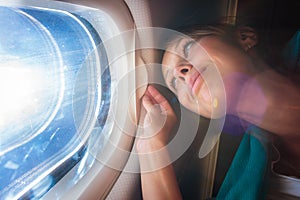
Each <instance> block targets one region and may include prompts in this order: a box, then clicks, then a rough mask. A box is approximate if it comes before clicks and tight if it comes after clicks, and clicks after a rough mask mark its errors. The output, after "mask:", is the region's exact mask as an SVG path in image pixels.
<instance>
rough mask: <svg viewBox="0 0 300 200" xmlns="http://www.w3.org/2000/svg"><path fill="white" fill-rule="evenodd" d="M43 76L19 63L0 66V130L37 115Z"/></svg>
mask: <svg viewBox="0 0 300 200" xmlns="http://www.w3.org/2000/svg"><path fill="white" fill-rule="evenodd" d="M42 88H43V81H42V76H41V75H40V73H38V72H37V71H36V70H30V69H28V66H27V67H26V66H24V65H23V64H22V63H20V62H18V61H13V62H8V63H1V64H0V128H1V127H3V126H5V125H7V124H9V123H11V122H12V121H14V120H21V119H24V118H26V117H28V116H29V115H31V114H33V113H35V112H36V111H37V109H38V105H39V93H40V92H41V89H42Z"/></svg>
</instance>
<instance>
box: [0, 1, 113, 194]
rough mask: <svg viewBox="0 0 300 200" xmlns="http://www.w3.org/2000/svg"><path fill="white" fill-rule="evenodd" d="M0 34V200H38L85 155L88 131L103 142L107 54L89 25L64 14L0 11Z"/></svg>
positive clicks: (107, 101)
mask: <svg viewBox="0 0 300 200" xmlns="http://www.w3.org/2000/svg"><path fill="white" fill-rule="evenodd" d="M0 27H1V28H0V94H1V97H0V199H10V198H12V197H14V198H16V197H17V198H21V199H35V198H39V197H40V196H42V195H43V194H44V193H45V192H46V191H48V190H49V189H50V188H51V186H53V185H54V184H55V183H56V182H57V181H58V180H59V179H60V178H62V177H63V176H64V175H65V174H66V173H67V172H68V171H69V170H70V169H71V168H72V167H73V166H74V165H75V164H76V163H77V162H79V161H80V159H81V158H82V156H83V155H84V154H85V153H86V149H87V147H86V145H85V144H86V138H87V137H88V136H89V132H90V131H89V130H90V128H89V126H91V125H92V126H98V130H100V131H99V133H98V134H101V129H102V128H103V126H104V124H105V121H106V117H107V114H108V109H109V106H110V93H111V92H110V89H111V88H110V86H111V84H110V83H111V80H110V72H109V68H108V63H107V57H106V52H105V49H104V48H98V46H99V44H100V43H101V39H100V36H99V35H98V33H97V32H96V31H95V29H94V28H93V27H92V25H91V24H90V23H89V22H87V21H86V20H85V19H83V18H81V17H80V16H77V15H75V14H71V13H68V12H65V11H59V10H51V9H42V8H30V7H22V8H19V7H4V6H0ZM100 91H101V92H100ZM90 116H91V117H90ZM93 116H96V123H92V121H93V120H92V119H90V118H93Z"/></svg>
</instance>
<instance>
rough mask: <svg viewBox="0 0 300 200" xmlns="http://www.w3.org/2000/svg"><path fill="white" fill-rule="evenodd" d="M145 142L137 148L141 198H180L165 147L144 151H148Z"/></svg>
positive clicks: (173, 199) (174, 199)
mask: <svg viewBox="0 0 300 200" xmlns="http://www.w3.org/2000/svg"><path fill="white" fill-rule="evenodd" d="M145 143H147V142H144V143H143V144H140V145H139V146H141V145H144V146H143V147H139V148H138V152H139V161H140V170H141V182H142V191H143V198H144V199H162V200H164V199H172V200H176V199H182V197H181V193H180V190H179V186H178V183H177V180H176V176H175V172H174V169H173V166H172V163H171V160H170V156H169V153H168V151H167V149H166V148H165V149H163V148H161V149H160V150H159V151H156V152H153V151H152V152H151V153H145V152H149V148H148V147H149V144H145ZM147 146H148V147H147ZM145 148H146V149H145Z"/></svg>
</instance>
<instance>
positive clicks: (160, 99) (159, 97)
mask: <svg viewBox="0 0 300 200" xmlns="http://www.w3.org/2000/svg"><path fill="white" fill-rule="evenodd" d="M148 91H149V93H150V95H151V97H152V98H153V99H154V101H155V102H156V103H157V104H159V105H161V106H162V107H163V108H164V109H165V110H166V111H169V110H173V109H172V107H171V105H170V104H169V102H168V100H167V99H166V98H165V97H164V96H163V95H161V94H160V93H159V91H158V90H157V89H155V87H153V86H151V85H149V86H148Z"/></svg>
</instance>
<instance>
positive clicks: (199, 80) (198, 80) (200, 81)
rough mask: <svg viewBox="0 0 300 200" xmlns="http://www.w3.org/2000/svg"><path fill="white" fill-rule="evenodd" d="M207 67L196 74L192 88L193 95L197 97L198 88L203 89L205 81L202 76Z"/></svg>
mask: <svg viewBox="0 0 300 200" xmlns="http://www.w3.org/2000/svg"><path fill="white" fill-rule="evenodd" d="M206 69H207V68H206V67H203V68H201V70H200V71H199V72H196V73H195V74H196V75H195V76H194V78H193V79H192V82H191V88H192V93H193V95H196V92H197V90H198V88H200V87H202V85H203V83H204V79H203V78H202V76H201V75H202V74H203V72H204V71H205V70H206Z"/></svg>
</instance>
